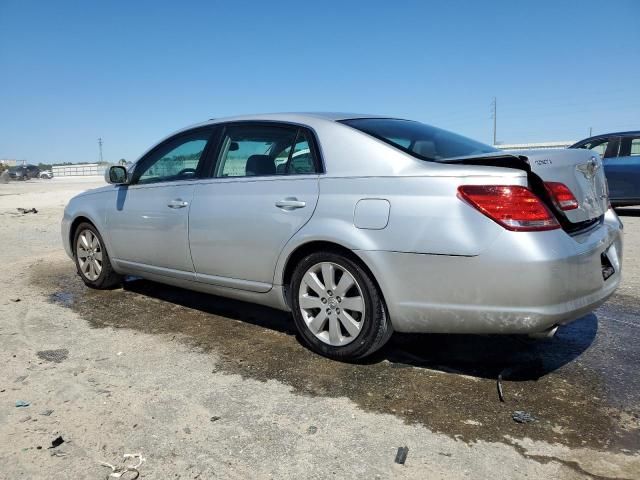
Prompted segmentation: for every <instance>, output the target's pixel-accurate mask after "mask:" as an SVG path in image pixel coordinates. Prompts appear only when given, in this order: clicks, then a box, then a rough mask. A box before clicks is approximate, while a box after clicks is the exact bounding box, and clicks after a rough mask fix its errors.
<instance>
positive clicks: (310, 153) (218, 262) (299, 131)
mask: <svg viewBox="0 0 640 480" xmlns="http://www.w3.org/2000/svg"><path fill="white" fill-rule="evenodd" d="M313 142H314V140H313V137H312V135H311V133H310V132H308V131H307V130H305V129H303V128H298V127H293V126H285V125H273V124H271V125H264V124H252V123H250V122H247V123H242V124H234V125H229V126H226V127H225V129H224V132H223V134H222V135H221V141H220V146H219V149H218V150H219V152H218V159H217V162H216V167H215V171H214V172H213V178H212V179H211V180H208V181H200V182H198V184H197V185H196V188H195V192H194V198H193V203H192V206H191V211H190V218H189V237H190V246H191V255H192V257H193V262H194V265H195V270H196V278H197V279H198V280H199V281H202V282H207V283H211V284H215V285H220V286H226V287H231V288H239V289H244V290H251V291H256V292H265V291H268V290H269V289H270V288H271V286H272V284H273V275H274V272H275V265H276V262H277V260H278V256H279V255H280V252H281V251H282V249H283V248H284V246H285V244H286V243H287V241H288V240H289V239H290V238H291V237H292V236H293V235H294V234H295V233H296V232H297V231H298V230H299V229H300V228H302V227H303V226H304V224H305V223H306V222H307V221H309V219H310V218H311V215H312V214H313V211H314V209H315V206H316V203H317V201H318V172H319V164H318V161H317V160H318V156H317V153H316V152H317V150H316V149H315V147H314V143H313Z"/></svg>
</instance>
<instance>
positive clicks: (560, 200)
mask: <svg viewBox="0 0 640 480" xmlns="http://www.w3.org/2000/svg"><path fill="white" fill-rule="evenodd" d="M544 186H545V187H546V188H547V192H549V195H551V199H552V200H553V203H555V204H556V206H557V207H558V208H559V209H560V210H565V211H566V210H575V209H576V208H578V200H576V197H574V196H573V193H571V190H569V187H567V186H566V185H565V184H564V183H560V182H544Z"/></svg>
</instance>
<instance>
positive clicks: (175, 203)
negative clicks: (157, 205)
mask: <svg viewBox="0 0 640 480" xmlns="http://www.w3.org/2000/svg"><path fill="white" fill-rule="evenodd" d="M188 205H189V202H185V201H184V200H182V199H181V198H176V199H175V200H171V201H170V202H169V203H168V204H167V207H169V208H184V207H186V206H188Z"/></svg>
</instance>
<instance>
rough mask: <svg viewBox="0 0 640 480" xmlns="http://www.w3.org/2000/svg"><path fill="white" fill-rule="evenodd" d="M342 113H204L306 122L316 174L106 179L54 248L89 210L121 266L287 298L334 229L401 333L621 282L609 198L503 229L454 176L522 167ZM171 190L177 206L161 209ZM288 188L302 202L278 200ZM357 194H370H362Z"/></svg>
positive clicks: (478, 327)
mask: <svg viewBox="0 0 640 480" xmlns="http://www.w3.org/2000/svg"><path fill="white" fill-rule="evenodd" d="M350 117H362V116H361V115H346V114H345V115H340V114H335V115H327V114H274V115H255V116H247V117H237V118H233V119H223V120H214V121H211V122H207V123H206V124H216V123H220V122H225V121H231V120H233V121H255V120H260V121H273V122H287V123H291V124H294V125H295V124H297V125H304V126H306V127H308V128H310V129H311V130H312V131H313V132H314V133H315V135H316V136H317V140H318V148H319V150H320V153H321V156H322V160H323V164H324V173H322V174H320V175H298V176H290V177H286V176H272V177H251V178H249V177H247V178H209V179H201V180H193V181H181V182H167V183H166V184H153V185H145V186H142V185H138V186H136V185H131V186H124V187H123V186H111V185H108V186H105V187H102V188H100V189H96V190H93V191H89V192H85V193H82V194H80V195H78V196H76V197H74V198H73V199H72V200H71V201H70V202H69V204H68V206H67V208H66V209H65V214H64V218H63V220H62V238H63V244H64V246H65V249H66V251H67V253H68V254H69V255H70V256H72V246H71V235H72V232H71V226H72V224H73V222H74V221H76V220H77V219H78V218H86V219H88V220H89V221H91V222H92V223H94V225H95V226H96V227H97V229H98V230H99V231H100V232H101V234H102V236H103V240H104V243H105V246H106V248H107V251H108V252H109V253H110V254H111V258H112V262H113V265H114V268H115V269H116V271H118V272H119V273H123V274H133V275H138V276H141V277H145V278H148V279H151V280H155V281H159V282H163V283H167V284H171V285H176V286H180V287H184V288H188V289H193V290H198V291H203V292H207V293H212V294H216V295H221V296H227V297H232V298H236V299H240V300H244V301H249V302H255V303H260V304H264V305H268V306H271V307H274V308H278V309H282V310H288V306H287V302H286V300H285V296H284V287H285V286H284V285H283V279H284V274H285V269H286V266H287V261H288V260H289V258H290V257H291V255H292V254H293V253H294V252H295V251H296V249H297V248H299V247H302V246H304V245H306V244H308V243H309V242H316V241H325V242H331V243H334V244H337V245H340V246H342V247H344V248H347V249H349V250H351V251H353V252H354V253H355V254H356V255H357V256H358V257H359V258H360V259H361V260H362V261H363V262H364V263H365V265H366V266H367V267H368V268H369V269H370V271H371V272H372V273H373V275H374V277H375V279H376V281H377V282H378V284H379V285H380V288H381V291H382V294H383V296H384V299H385V301H386V303H387V307H388V309H389V313H390V318H391V321H392V323H393V326H394V329H395V330H396V331H404V332H447V333H533V332H540V331H542V330H545V329H547V328H548V327H550V326H552V325H554V324H558V323H560V324H562V323H566V322H569V321H571V320H574V319H575V318H578V317H579V316H581V315H584V314H585V313H588V312H590V311H592V310H593V309H594V308H596V307H597V306H598V305H599V304H601V303H602V302H604V301H605V300H606V299H607V298H608V297H609V296H610V295H611V294H612V293H613V291H614V290H615V289H616V287H617V286H618V284H619V282H620V265H621V263H622V262H621V256H622V227H621V224H620V222H619V221H618V219H617V217H616V215H615V213H614V212H613V210H608V211H607V213H606V215H605V220H604V221H603V222H601V223H600V224H596V225H595V226H593V227H591V228H589V229H587V230H585V231H584V232H582V233H580V234H578V235H569V234H568V233H566V232H565V231H564V230H560V229H559V230H552V231H547V232H511V231H507V230H505V229H504V228H502V227H500V226H499V225H498V224H496V223H495V222H493V221H492V220H490V219H489V218H487V217H485V216H484V215H482V214H480V213H479V212H478V211H476V210H475V209H473V208H472V207H470V206H469V205H467V204H466V203H464V202H462V201H460V199H458V198H457V196H456V194H457V188H458V186H460V185H463V184H503V185H522V186H527V185H528V179H527V175H526V172H524V171H522V170H516V169H512V168H501V167H489V166H470V165H463V164H456V163H451V164H444V163H435V162H425V161H421V160H418V159H416V158H413V157H411V156H410V155H407V154H406V153H404V152H402V151H400V150H397V149H395V148H393V147H391V146H390V145H388V144H386V143H384V142H382V141H380V140H377V139H375V138H373V137H370V136H367V135H365V134H363V133H361V132H359V131H357V130H355V129H352V128H350V127H347V126H345V125H342V124H340V123H337V122H335V120H336V119H339V118H350ZM554 159H555V157H554ZM552 160H553V159H552ZM556 160H557V161H558V162H559V161H561V159H556ZM579 160H580V159H579V158H578V157H576V158H573V157H572V158H570V159H569V160H568V161H572V162H573V161H579ZM565 174H566V171H565ZM549 176H550V177H553V173H552V172H551V171H550V173H549ZM575 178H576V180H575V181H576V182H579V181H581V177H580V176H576V177H575ZM558 181H568V180H566V179H565V180H560V179H559V180H558ZM596 193H598V192H596ZM175 198H181V199H183V200H184V201H186V202H188V206H186V207H185V208H181V209H177V210H174V209H171V208H168V207H167V203H168V201H170V200H172V199H175ZM291 198H295V199H297V200H298V201H302V202H304V203H305V206H304V207H303V208H296V209H293V210H287V209H285V208H280V207H278V206H276V203H277V202H278V201H280V200H283V199H291ZM368 199H375V200H376V201H375V202H373V203H370V204H369V205H367V203H366V202H367V201H369V200H368ZM363 201H364V202H365V203H364V204H363V207H364V208H362V209H361V207H359V204H361V202H363ZM384 205H388V206H389V207H388V212H386V216H387V218H386V222H383V220H385V219H384V216H385V210H386V209H385V208H384ZM592 207H593V208H595V209H597V208H602V205H592ZM605 208H606V207H605ZM578 214H579V215H584V214H588V212H586V213H585V212H584V211H581V212H577V213H576V215H578ZM605 250H606V251H607V255H608V257H609V259H610V261H611V263H612V264H613V265H614V267H615V268H616V273H615V274H614V275H613V277H611V278H609V279H608V280H607V281H604V280H603V279H602V274H601V266H600V256H601V254H602V253H603V252H605Z"/></svg>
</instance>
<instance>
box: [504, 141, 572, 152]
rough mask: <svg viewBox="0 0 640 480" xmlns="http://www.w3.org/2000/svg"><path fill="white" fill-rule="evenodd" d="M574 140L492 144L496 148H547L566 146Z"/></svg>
mask: <svg viewBox="0 0 640 480" xmlns="http://www.w3.org/2000/svg"><path fill="white" fill-rule="evenodd" d="M574 143H576V142H573V141H571V142H537V143H499V144H498V145H494V147H495V148H497V149H498V150H549V149H558V148H567V147H570V146H571V145H573V144H574Z"/></svg>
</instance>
